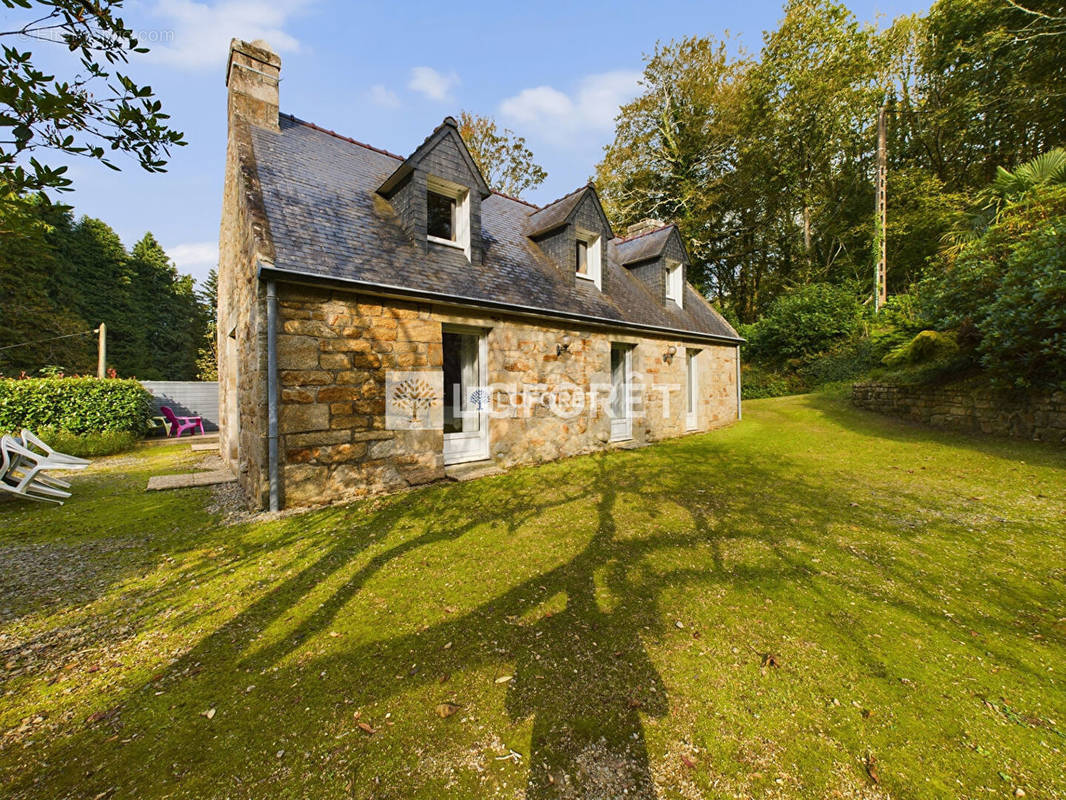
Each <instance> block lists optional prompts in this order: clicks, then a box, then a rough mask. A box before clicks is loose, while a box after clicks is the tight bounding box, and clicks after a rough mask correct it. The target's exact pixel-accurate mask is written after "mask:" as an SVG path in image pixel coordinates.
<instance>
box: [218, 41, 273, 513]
mask: <svg viewBox="0 0 1066 800" xmlns="http://www.w3.org/2000/svg"><path fill="white" fill-rule="evenodd" d="M280 68H281V60H280V59H279V58H278V56H277V55H276V54H274V53H272V52H270V51H269V50H268V49H265V47H262V46H260V45H259V44H249V43H247V42H241V41H238V40H234V41H233V42H232V43H231V50H230V64H229V70H228V72H227V77H226V83H227V87H228V89H229V98H228V119H229V131H228V140H227V147H226V175H225V182H224V188H223V196H222V223H221V227H220V230H219V256H218V259H219V260H218V333H217V335H218V394H219V398H218V401H219V428H220V436H219V452H220V455H221V456H222V458H223V460H224V461H225V462H226V463H227V464H228V465H229V466H230V467H231V468H232V469H233V471H234V472H235V473H236V475H237V478H238V480H239V481H240V484H241V487H242V488H243V489H244V491H245V493H246V494H247V495H248V497H249V498H251V500H252V502H253V503H254V504H255V505H257V506H263V505H265V503H266V498H267V492H268V485H269V481H268V476H267V405H266V400H267V390H266V374H267V373H266V366H267V364H266V324H265V323H266V297H265V295H264V291H263V286H262V284H261V283H260V281H259V279H258V275H257V272H256V270H257V264H258V262H260V261H265V262H267V263H269V262H272V261H273V259H274V250H273V246H272V245H271V239H270V229H269V224H268V222H267V219H266V214H265V213H264V211H263V208H262V205H261V200H260V192H259V177H258V174H257V172H256V168H255V158H254V156H253V153H252V140H251V134H250V131H249V125H251V124H255V125H260V126H266V127H273V128H275V129H276V128H277V125H278V78H279V74H280Z"/></svg>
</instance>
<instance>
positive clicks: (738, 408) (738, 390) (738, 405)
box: [737, 346, 741, 419]
mask: <svg viewBox="0 0 1066 800" xmlns="http://www.w3.org/2000/svg"><path fill="white" fill-rule="evenodd" d="M737 419H741V415H740V347H739V346H738V347H737Z"/></svg>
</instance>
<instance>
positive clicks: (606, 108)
mask: <svg viewBox="0 0 1066 800" xmlns="http://www.w3.org/2000/svg"><path fill="white" fill-rule="evenodd" d="M639 80H640V72H637V71H634V70H614V71H612V72H601V73H597V74H595V75H586V76H585V77H584V78H582V79H581V81H580V82H579V83H578V85H577V88H576V90H575V91H574V92H573V93H572V94H570V95H568V94H566V93H564V92H561V91H559V90H558V89H556V88H554V87H552V86H536V87H534V88H531V89H523V90H522V91H521V92H519V93H518V94H516V95H515V96H514V97H508V98H507V99H506V100H504V101H503V102H502V103H500V115H501V116H503V117H504V118H506V119H507V120H509V121H511V122H513V123H516V125H521V126H522V128H523V129H526V130H528V129H530V128H532V129H535V131H536V132H538V133H541V134H543V135H544V136H545V137H546V138H550V139H553V140H556V141H563V140H565V139H567V138H568V137H571V136H572V135H573V134H574V133H578V132H582V131H596V132H599V131H609V130H611V128H612V127H613V126H614V118H615V116H617V114H618V108H619V106H621V105H623V104H624V103H627V102H629V101H630V100H632V99H633V98H634V97H636V95H637V93H638V91H639V86H638V81H639ZM520 131H521V129H520Z"/></svg>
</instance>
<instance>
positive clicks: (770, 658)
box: [762, 653, 780, 667]
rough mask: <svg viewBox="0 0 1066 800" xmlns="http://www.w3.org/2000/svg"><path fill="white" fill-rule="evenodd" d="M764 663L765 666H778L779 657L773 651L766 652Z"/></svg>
mask: <svg viewBox="0 0 1066 800" xmlns="http://www.w3.org/2000/svg"><path fill="white" fill-rule="evenodd" d="M762 665H763V666H764V667H777V666H780V664H778V663H777V658H776V656H774V654H773V653H764V654H763V657H762Z"/></svg>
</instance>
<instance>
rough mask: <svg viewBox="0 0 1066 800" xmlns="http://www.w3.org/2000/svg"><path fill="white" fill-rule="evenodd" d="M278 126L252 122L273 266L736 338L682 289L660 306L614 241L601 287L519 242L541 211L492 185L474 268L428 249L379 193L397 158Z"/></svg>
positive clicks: (306, 128)
mask: <svg viewBox="0 0 1066 800" xmlns="http://www.w3.org/2000/svg"><path fill="white" fill-rule="evenodd" d="M279 122H280V131H271V130H267V129H265V128H260V127H257V126H251V134H252V143H253V149H254V158H255V162H256V163H255V168H256V170H257V172H258V177H259V183H260V191H261V195H262V204H263V208H264V211H265V213H266V216H267V220H268V221H269V226H270V234H271V239H272V243H273V246H274V251H275V260H274V264H273V265H267V266H266V271H269V272H271V274H276V275H277V276H278V277H286V278H289V279H295V280H301V279H302V280H327V281H342V282H348V283H352V284H354V285H356V286H358V288H359V289H360V290H361V291H372V290H374V289H377V290H379V291H385V292H390V291H393V290H396V291H398V292H399V293H404V294H411V295H413V296H420V297H425V298H427V299H439V300H451V301H454V302H458V303H462V304H464V305H466V304H468V305H483V306H485V307H488V308H499V309H504V310H506V309H508V308H513V309H514V310H520V311H524V312H527V313H529V312H534V313H543V314H544V315H545V316H556V317H559V318H564V319H565V318H569V319H583V320H587V321H589V322H593V323H598V324H609V325H617V326H618V327H622V328H626V327H629V328H632V329H639V328H649V327H650V328H659V329H664V330H669V331H676V332H679V333H686V334H691V335H693V336H694V337H699V338H718V339H726V340H735V341H737V342H739V341H740V339H739V337H738V336H737V333H736V331H734V330H733V328H732V327H731V326H730V325H729V323H727V322H726V321H725V320H724V319H723V318H722V317H721V315H720V314H718V312H716V311H715V310H714V309H713V308H712V307H711V306H710V304H708V303H707V302H706V301H705V300H704V299H703V298H702V297H701V296H700V295H699V294H698V293H697V292H696V291H695V290H694V289H693V288H692V287H691V286H686V295H685V303H684V309H679V308H676V307H674V306H673V304H670V307H664V305H663V304H662V303H661V302H660V301H659V300H658V299H657V298H656V297H654V296H653V295H652V293H651V292H650V290H649V289H648V288H647V287H646V286H645V285H644V284H643V283H642V282H641V281H640V280H638V279H637V278H636V277H634V276H633V275H631V274H630V273H629V272H628V270H627V269H626V268H625V267H623V266H621V264H620V263H619V262H618V259H617V257H616V256H615V250H616V244H615V243H614V242H612V243H610V245H609V246H608V248H607V257H606V258H605V260H604V264H603V268H604V283H605V289H606V291H604V292H601V291H600V290H599V289H597V288H596V287H595V285H593V284H592V283H590V282H586V281H575V280H574V278H573V276H572V275H570V274H568V273H566V274H564V272H563V271H561V270H560V269H559V268H558V267H557V266H555V264H554V263H552V262H551V261H550V260H549V259H548V257H547V256H546V255H544V253H543V252H541V250H540V249H539V248H538V247H537V245H536V244H534V243H533V242H532V241H531V240H530V239H529V238H528V236H527V234H526V232H527V226H528V225H529V217H530V216H531V215H536V213H537V212H538V211H539V209H537V208H536V206H531V205H530V204H528V203H525V202H523V201H520V200H516V199H514V198H510V197H507V196H505V195H501V194H498V193H492V194H490V195H489V196H488V197H487V198H486V199H485V200H483V201H482V204H481V228H482V230H481V235H482V241H483V246H484V258H483V263H481V264H471V263H470V262H468V261H467V260H466V257H465V255H464V254H463V253H462V251H460V250H456V249H454V248H447V247H442V246H433V245H430V247H429V251H428V253H427V252H426V251H424V250H423V249H422V247H421V246H420V245H416V244H415V242H413V241H411V239H410V237H409V236H408V234H407V233H406V231H405V230H404V228H403V227H402V226H401V225H400V222H399V218H398V217H397V216H396V213H395V212H394V211H393V209H392V207H391V205H390V204H389V203H388V202H387V201H386V200H385V199H384V198H382V197H381V196H380V195H378V194H377V192H376V190H377V188H378V187H379V186H381V185H382V183H383V182H384V181H385V179H386V178H388V177H389V176H390V175H391V174H392V173H394V172H395V171H396V169H397V168H398V166H399V165H400V164H401V163H402V162H403V161H404V159H402V158H399V157H397V156H394V155H392V154H389V153H387V152H385V151H383V150H378V149H376V148H372V147H370V146H369V145H364V144H361V143H359V142H356V141H354V140H351V139H347V138H345V137H341V136H338V135H337V134H335V133H332V132H331V131H325V130H322V129H321V128H317V127H316V126H314V125H311V124H310V123H306V122H303V121H302V120H298V119H296V118H294V117H290V116H288V115H285V114H282V115H281V116H280V120H279ZM576 194H577V195H578V196H579V197H580V196H581V195H580V191H579V192H578V193H576ZM616 241H617V240H616ZM618 246H621V247H622V248H625V247H626V244H625V243H624V242H623V243H621V245H618Z"/></svg>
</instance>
